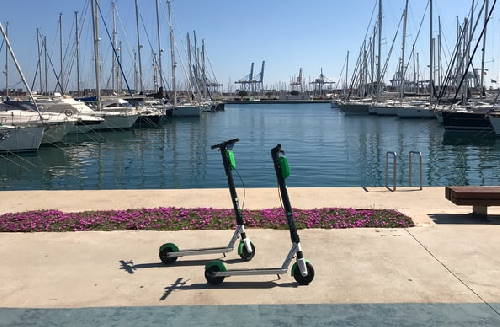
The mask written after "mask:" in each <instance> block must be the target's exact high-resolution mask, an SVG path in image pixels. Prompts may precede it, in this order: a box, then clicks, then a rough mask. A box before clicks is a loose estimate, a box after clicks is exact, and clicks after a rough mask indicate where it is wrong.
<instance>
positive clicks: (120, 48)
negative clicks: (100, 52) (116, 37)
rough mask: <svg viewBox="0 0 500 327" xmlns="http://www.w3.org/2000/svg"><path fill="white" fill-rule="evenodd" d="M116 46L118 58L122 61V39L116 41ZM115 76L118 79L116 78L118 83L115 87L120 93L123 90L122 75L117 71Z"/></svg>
mask: <svg viewBox="0 0 500 327" xmlns="http://www.w3.org/2000/svg"><path fill="white" fill-rule="evenodd" d="M118 47H119V49H118V50H119V55H118V60H119V61H120V62H122V60H123V50H122V41H121V40H120V41H119V42H118ZM116 76H117V77H118V80H117V83H118V85H117V89H118V92H120V93H121V92H122V91H123V77H122V75H121V74H120V72H119V71H117V72H116Z"/></svg>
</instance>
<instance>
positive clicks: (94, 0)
mask: <svg viewBox="0 0 500 327" xmlns="http://www.w3.org/2000/svg"><path fill="white" fill-rule="evenodd" d="M90 3H91V6H92V26H93V31H94V66H95V68H94V70H95V93H96V100H97V110H101V85H100V81H99V79H100V66H99V20H98V19H97V5H98V0H91V1H90Z"/></svg>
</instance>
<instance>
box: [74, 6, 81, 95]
mask: <svg viewBox="0 0 500 327" xmlns="http://www.w3.org/2000/svg"><path fill="white" fill-rule="evenodd" d="M75 27H76V28H75V39H76V91H77V94H78V95H80V35H79V34H80V32H79V28H78V11H75Z"/></svg>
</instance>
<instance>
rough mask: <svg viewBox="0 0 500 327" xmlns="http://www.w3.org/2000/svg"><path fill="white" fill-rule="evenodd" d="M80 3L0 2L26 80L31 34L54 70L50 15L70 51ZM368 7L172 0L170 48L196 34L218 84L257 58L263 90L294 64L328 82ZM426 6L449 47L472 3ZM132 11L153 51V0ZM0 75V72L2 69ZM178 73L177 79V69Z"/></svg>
mask: <svg viewBox="0 0 500 327" xmlns="http://www.w3.org/2000/svg"><path fill="white" fill-rule="evenodd" d="M477 1H482V0H477ZM87 2H88V0H71V1H67V0H44V1H40V0H25V1H3V3H2V10H1V12H0V20H1V21H2V22H5V21H9V22H10V25H9V30H10V35H11V41H12V43H13V46H14V50H15V51H16V53H17V55H18V57H19V60H20V62H21V64H22V66H23V70H24V71H25V73H26V75H27V77H28V79H30V80H31V79H32V78H33V76H34V70H35V65H36V38H35V29H36V28H37V27H39V28H40V29H41V31H42V32H43V33H46V34H47V35H48V43H49V47H50V49H49V50H50V53H51V55H52V59H53V61H54V64H55V65H56V66H57V67H58V63H59V56H58V51H59V50H58V35H57V20H58V14H59V12H62V13H63V15H64V35H65V44H68V43H69V44H70V46H72V44H73V42H74V41H73V36H72V35H70V34H69V33H70V31H71V29H72V28H73V27H72V26H73V17H74V16H73V12H74V11H75V10H79V11H80V12H81V15H82V16H88V13H89V11H88V10H87V11H86V12H85V13H83V12H82V10H83V8H84V7H85V6H86V5H87ZM116 2H117V6H118V11H119V17H120V22H119V33H120V38H121V39H122V40H123V42H124V48H125V56H126V58H125V59H124V65H125V66H126V69H125V70H126V73H127V74H128V76H129V78H131V76H132V75H131V69H132V68H131V58H132V49H133V48H134V47H135V44H136V39H135V38H136V31H135V16H134V15H135V13H134V0H116ZM160 2H161V15H162V17H161V20H162V22H163V24H162V30H161V32H162V43H163V48H165V49H166V50H167V49H168V27H167V24H166V16H167V15H166V5H165V1H164V0H161V1H160ZM375 2H376V0H350V1H343V0H309V1H304V0H287V1H283V0H252V1H243V0H211V1H208V0H174V1H173V10H174V20H175V31H176V38H177V46H178V47H179V48H181V49H182V48H184V46H185V41H184V40H185V34H186V32H191V31H193V30H196V31H197V34H198V38H199V39H201V38H204V39H205V41H206V46H207V51H208V56H209V59H210V61H211V63H212V66H213V70H214V72H215V74H216V75H217V78H218V80H219V82H221V83H223V84H224V85H227V84H228V80H229V78H231V79H232V81H235V80H237V79H239V78H241V77H243V76H245V75H247V74H248V71H249V68H250V63H251V62H252V61H253V62H255V63H256V66H258V67H260V62H261V61H262V60H266V65H267V67H266V73H265V75H266V76H265V83H266V84H268V85H271V84H274V83H276V82H278V81H283V82H288V81H289V80H290V77H291V76H292V75H296V74H297V73H298V70H299V68H300V67H303V69H304V75H305V77H306V78H307V77H309V76H310V77H311V78H313V77H316V76H317V75H318V74H319V71H320V68H321V67H323V69H324V73H325V74H326V75H327V76H328V77H330V78H331V79H333V80H337V79H338V77H339V74H340V71H341V69H342V66H343V64H344V60H345V55H346V52H347V50H350V51H351V54H352V55H351V57H355V56H356V55H357V52H358V50H359V47H360V45H361V42H362V40H363V38H364V35H365V32H366V29H367V25H368V22H369V20H370V17H371V14H372V9H373V8H374V5H375ZM434 2H435V17H436V23H435V32H436V33H437V16H438V15H442V22H443V28H444V34H445V41H444V42H445V45H447V46H448V47H450V48H451V46H452V45H453V42H454V39H455V37H456V16H459V17H461V19H462V18H463V17H464V16H465V15H466V14H467V12H468V11H469V8H470V4H471V2H472V0H434ZM426 3H427V1H426V0H410V12H409V26H408V47H411V45H412V42H413V39H414V37H415V36H416V34H417V31H418V25H419V22H420V20H421V18H422V15H423V14H424V8H425V5H426ZM101 6H102V8H103V11H104V15H105V16H106V19H107V21H108V24H109V25H111V15H110V14H111V0H101ZM403 6H404V0H384V32H383V37H384V51H383V58H385V57H386V55H387V52H388V49H389V47H390V44H391V42H392V38H393V36H394V33H395V30H396V26H397V22H398V21H399V17H400V16H401V13H402V10H403ZM139 7H140V10H141V13H142V16H143V18H144V21H145V25H146V29H147V30H148V33H149V37H150V39H151V42H152V43H153V46H154V47H156V35H155V1H154V0H139ZM496 11H497V12H498V10H496ZM427 17H428V16H427ZM497 17H498V15H494V20H493V22H492V25H491V28H490V32H491V31H496V30H498V25H499V24H498V19H497ZM89 23H90V19H89V18H88V17H87V18H86V24H85V26H84V29H83V33H82V49H81V51H82V66H83V68H82V79H83V82H84V85H85V86H87V87H92V86H93V82H92V74H93V63H92V53H91V45H92V42H91V26H90V24H89ZM101 27H102V26H101ZM101 32H102V33H101V35H102V40H103V42H102V46H101V51H102V53H103V60H104V62H105V63H104V70H105V74H104V76H103V82H104V83H106V81H107V79H108V78H109V68H108V67H109V62H110V57H111V49H110V46H109V41H108V38H107V36H106V34H105V33H104V29H102V30H101ZM428 35H429V32H428V20H427V19H426V21H425V23H424V27H423V29H422V32H421V37H420V41H419V42H418V43H417V46H418V51H419V52H420V58H421V67H425V66H426V65H427V64H428V43H429V41H428V37H429V36H428ZM141 38H142V44H143V45H144V48H143V66H144V71H145V83H146V84H147V85H151V84H152V81H151V78H150V76H151V72H150V71H151V69H150V66H151V65H150V63H151V50H150V48H149V45H148V43H147V40H146V35H145V33H144V31H141ZM498 43H499V42H498V33H489V34H488V46H489V51H488V54H487V59H488V61H489V63H488V66H489V68H490V69H491V72H490V74H489V77H491V78H497V77H498V73H497V71H498V65H497V63H496V62H491V60H492V58H493V57H494V56H495V55H496V54H497V52H498V51H497V50H498V49H497V45H498ZM182 51H184V50H182ZM408 51H409V50H408ZM399 53H400V39H399V38H398V41H397V43H396V47H395V50H394V54H393V60H392V61H391V64H390V66H389V67H390V68H389V74H388V75H387V76H386V80H388V79H389V78H391V77H392V74H393V73H394V71H395V70H396V63H395V60H396V58H397V57H398V56H399ZM4 60H5V59H4V56H3V55H2V56H0V65H1V66H2V67H3V65H4ZM353 60H354V59H353ZM68 61H69V60H68ZM163 66H164V70H165V72H166V73H168V72H169V60H168V52H165V57H164V61H163ZM351 67H352V65H351ZM1 70H2V71H3V68H2V69H1ZM422 70H424V68H422ZM179 74H182V71H180V72H179ZM73 75H74V69H73ZM11 76H12V78H11V82H12V83H14V84H15V83H17V82H18V81H19V78H18V77H17V76H14V73H13V72H12V73H11ZM3 85H4V81H3V77H2V79H1V80H0V87H2V88H3ZM71 85H74V83H71ZM19 87H20V86H19Z"/></svg>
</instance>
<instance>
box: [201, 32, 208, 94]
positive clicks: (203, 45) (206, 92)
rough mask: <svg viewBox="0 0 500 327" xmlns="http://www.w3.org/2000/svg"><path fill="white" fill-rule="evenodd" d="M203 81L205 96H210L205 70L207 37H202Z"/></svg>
mask: <svg viewBox="0 0 500 327" xmlns="http://www.w3.org/2000/svg"><path fill="white" fill-rule="evenodd" d="M201 81H202V83H203V85H202V86H203V96H204V97H205V98H207V96H208V85H207V75H206V72H205V39H201Z"/></svg>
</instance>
